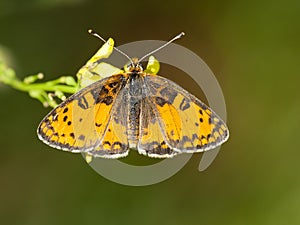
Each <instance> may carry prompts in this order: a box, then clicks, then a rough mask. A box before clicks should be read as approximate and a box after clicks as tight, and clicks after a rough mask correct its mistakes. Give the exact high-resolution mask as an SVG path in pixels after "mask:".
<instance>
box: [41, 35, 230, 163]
mask: <svg viewBox="0 0 300 225" xmlns="http://www.w3.org/2000/svg"><path fill="white" fill-rule="evenodd" d="M172 40H173V39H172ZM130 60H131V63H130V64H128V66H127V70H126V72H122V73H118V74H115V75H112V76H109V77H106V78H104V79H101V80H98V81H96V82H94V83H92V84H90V85H89V86H87V87H85V88H83V89H81V90H80V91H78V92H77V93H75V94H74V95H72V96H70V97H69V98H68V99H66V100H65V101H64V102H62V103H61V104H60V105H58V106H57V107H56V108H55V109H53V110H52V111H51V112H50V113H49V114H48V115H47V116H46V117H45V118H44V119H43V120H42V121H41V123H40V124H39V127H38V129H37V133H38V137H39V139H40V140H42V141H43V142H45V143H46V144H48V145H49V146H51V147H54V148H57V149H61V150H65V151H69V152H74V153H82V152H84V153H87V154H88V155H91V156H93V157H103V158H120V157H125V156H127V155H128V153H129V150H130V149H137V150H138V152H139V153H140V154H143V155H147V156H149V157H155V158H171V157H173V156H175V155H178V154H181V153H195V152H203V151H206V150H209V149H213V148H215V147H217V146H219V145H221V144H222V143H224V142H225V141H226V140H227V139H228V137H229V130H228V128H227V126H226V124H225V123H224V122H223V121H222V119H221V118H220V117H219V116H218V115H217V114H216V113H215V112H213V110H212V109H210V108H209V107H208V106H206V105H205V104H204V103H203V102H201V101H200V100H199V99H198V98H197V97H195V96H194V95H192V94H191V93H189V92H188V91H186V90H184V89H183V88H182V87H180V86H179V85H177V84H176V83H174V82H173V81H171V80H168V79H167V78H164V77H161V76H158V75H154V74H149V73H146V72H144V70H143V68H142V66H141V64H140V60H137V59H130Z"/></svg>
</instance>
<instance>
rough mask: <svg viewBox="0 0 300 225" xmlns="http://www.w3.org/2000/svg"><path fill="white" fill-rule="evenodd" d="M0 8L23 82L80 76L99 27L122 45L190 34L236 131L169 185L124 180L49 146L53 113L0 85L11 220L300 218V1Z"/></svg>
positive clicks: (83, 0) (4, 188)
mask: <svg viewBox="0 0 300 225" xmlns="http://www.w3.org/2000/svg"><path fill="white" fill-rule="evenodd" d="M0 9H1V10H0V46H1V54H2V55H4V56H5V58H6V60H7V61H9V64H10V65H11V66H12V67H13V68H14V69H15V70H16V72H17V75H18V76H19V77H20V78H22V77H24V76H25V75H29V74H34V73H37V72H43V73H45V74H46V78H47V79H54V78H56V77H58V76H60V75H65V74H75V73H76V71H77V70H78V68H80V67H81V66H82V65H83V64H84V63H85V61H86V60H87V59H88V58H89V57H90V56H91V55H92V54H93V53H94V52H95V51H96V50H97V48H98V47H99V46H100V45H101V44H102V43H100V42H99V40H97V39H95V38H93V37H91V36H89V35H88V34H87V32H86V31H87V29H88V28H91V27H92V28H94V29H95V30H97V31H98V32H99V33H101V34H102V36H103V37H105V38H107V37H110V36H111V37H114V39H115V40H116V43H117V45H121V44H124V43H128V42H131V41H138V40H148V39H154V40H168V39H170V37H172V36H173V35H175V34H177V33H178V32H180V31H182V30H184V31H185V32H186V34H187V35H186V36H185V37H184V38H183V39H181V40H179V41H177V43H178V44H180V45H183V46H185V47H187V48H189V49H191V50H192V51H194V52H195V53H196V54H198V55H199V56H200V57H201V58H202V59H203V60H204V61H205V62H206V63H207V64H208V65H209V66H210V68H211V69H212V70H213V71H214V73H215V75H216V77H217V79H218V80H219V83H220V85H221V87H222V89H223V92H224V96H225V99H226V104H227V113H228V126H229V128H230V131H231V137H230V139H229V141H228V142H227V143H226V144H224V145H223V147H222V149H221V152H220V153H219V155H218V156H217V158H216V160H215V161H214V162H213V164H212V165H211V166H210V167H209V168H208V169H207V170H205V171H204V172H201V173H200V172H199V171H198V170H197V167H198V164H199V161H200V159H199V156H200V155H199V154H198V155H194V156H193V157H192V160H190V161H189V163H188V164H187V165H186V166H185V167H184V168H183V169H182V170H181V171H180V172H178V173H177V174H176V175H175V176H173V177H171V178H170V179H168V180H166V181H164V182H162V183H159V184H156V185H151V186H146V187H130V186H123V185H119V184H116V183H113V182H111V181H108V180H106V179H105V178H103V177H101V176H100V175H98V174H97V173H96V172H94V171H93V170H92V169H91V168H90V167H89V166H88V165H87V164H86V163H85V161H84V160H83V158H82V157H81V156H80V155H76V154H68V153H64V152H61V151H58V150H54V149H52V148H50V147H48V146H46V145H44V144H43V143H42V142H40V141H39V140H38V139H37V137H36V127H37V126H38V123H39V121H40V120H41V119H42V118H43V117H44V116H45V115H46V113H47V112H48V111H49V109H45V108H43V107H42V105H41V104H40V103H39V102H38V101H36V100H33V99H31V98H29V97H28V95H27V94H26V93H21V92H18V91H16V90H13V89H11V88H9V87H6V86H4V85H1V84H0V103H1V104H0V141H1V142H0V149H1V157H0V179H1V186H0V199H1V200H0V221H1V222H0V223H1V224H22V225H35V224H43V225H47V224H49V225H50V224H51V225H52V224H64V225H66V224H106V225H109V224H132V225H134V224H214V225H219V224H220V225H221V224H222V225H223V224H230V225H235V224H236V225H240V224H243V225H244V224H245V225H248V224H249V225H250V224H251V225H252V224H255V225H269V224H270V225H277V224H289V225H294V224H300V181H299V170H300V153H299V150H300V146H299V142H298V139H299V131H298V126H299V124H300V117H299V115H300V103H299V97H300V95H299V81H300V78H299V74H300V67H299V62H300V60H299V59H300V57H299V56H300V41H299V40H300V2H299V1H297V0H294V1H293V0H286V1H271V0H261V1H258V0H254V1H235V0H229V1H157V0H152V1H96V0H94V1H92V0H53V1H50V0H28V1H21V0H19V1H17V0H13V1H12V0H0ZM178 57H180V56H178ZM176 82H177V83H180V84H181V85H182V86H184V87H186V88H187V89H189V85H192V84H188V83H186V82H185V81H184V79H182V83H181V82H180V81H178V80H176ZM195 90H196V89H195ZM190 91H191V92H193V93H195V92H196V91H192V90H190ZM195 94H196V95H197V93H195ZM141 157H142V156H141Z"/></svg>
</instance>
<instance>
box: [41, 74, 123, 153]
mask: <svg viewBox="0 0 300 225" xmlns="http://www.w3.org/2000/svg"><path fill="white" fill-rule="evenodd" d="M125 84H126V77H125V75H124V74H118V75H114V76H111V77H108V78H105V79H102V80H100V81H97V82H95V83H94V84H92V85H89V86H88V87H86V88H84V89H82V90H80V91H79V92H77V93H76V94H74V95H72V96H71V97H69V98H68V99H67V100H66V101H64V102H62V103H61V104H60V105H59V106H57V107H56V108H55V109H53V110H52V111H51V112H50V113H49V114H48V115H47V116H46V117H45V118H44V119H43V120H42V121H41V123H40V125H39V127H38V131H37V132H38V137H39V138H40V139H41V140H42V141H43V142H45V143H46V144H48V145H50V146H52V147H55V148H58V149H62V150H66V151H71V152H88V153H89V152H91V151H92V153H93V154H95V155H97V156H102V157H109V156H110V155H112V154H117V155H120V156H122V155H124V156H125V155H126V154H127V153H128V140H127V135H126V124H124V123H126V120H125V119H124V115H125V114H123V113H120V112H118V110H123V111H124V110H125V109H124V108H123V107H122V103H121V101H122V100H121V98H122V95H119V93H120V92H122V91H123V87H124V86H125ZM125 118H126V117H125Z"/></svg>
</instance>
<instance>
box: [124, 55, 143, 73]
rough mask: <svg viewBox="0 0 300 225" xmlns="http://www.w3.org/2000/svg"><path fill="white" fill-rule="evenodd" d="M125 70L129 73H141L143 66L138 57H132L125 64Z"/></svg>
mask: <svg viewBox="0 0 300 225" xmlns="http://www.w3.org/2000/svg"><path fill="white" fill-rule="evenodd" d="M125 70H126V72H129V73H141V72H143V67H142V65H141V63H140V62H139V60H138V58H132V60H131V61H130V63H129V64H127V66H126V68H125Z"/></svg>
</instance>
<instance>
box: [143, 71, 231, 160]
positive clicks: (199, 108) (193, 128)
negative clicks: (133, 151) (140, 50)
mask: <svg viewBox="0 0 300 225" xmlns="http://www.w3.org/2000/svg"><path fill="white" fill-rule="evenodd" d="M144 83H145V90H144V94H143V95H144V98H146V99H147V100H146V101H147V104H144V105H145V106H144V108H145V110H142V115H141V118H140V120H141V123H140V137H139V145H138V146H139V148H140V149H141V150H140V151H141V152H142V153H143V154H147V155H149V156H150V157H162V156H163V155H167V156H165V157H172V156H173V155H174V152H175V153H183V152H189V153H193V152H202V151H205V150H209V149H212V148H215V147H217V146H219V145H221V144H222V143H223V142H225V141H226V140H227V139H228V136H229V131H228V129H227V127H226V124H225V123H224V122H223V121H222V120H221V119H220V118H219V117H218V116H217V114H216V113H214V112H213V111H212V110H211V109H210V108H209V107H208V106H206V105H205V104H204V103H202V102H201V101H200V100H199V99H198V98H196V97H195V96H193V95H192V94H190V93H189V92H187V91H186V90H184V89H183V88H181V87H180V86H178V85H177V84H175V83H174V82H172V81H170V80H168V79H166V78H164V77H160V76H154V75H145V76H144ZM149 112H151V113H149ZM158 131H159V132H160V134H159V135H158V134H157V132H158ZM156 142H158V143H161V146H165V147H164V149H165V150H164V151H161V152H159V151H157V150H156V147H152V146H156V145H155V144H156ZM162 144H163V145H162ZM147 146H148V149H147Z"/></svg>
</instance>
